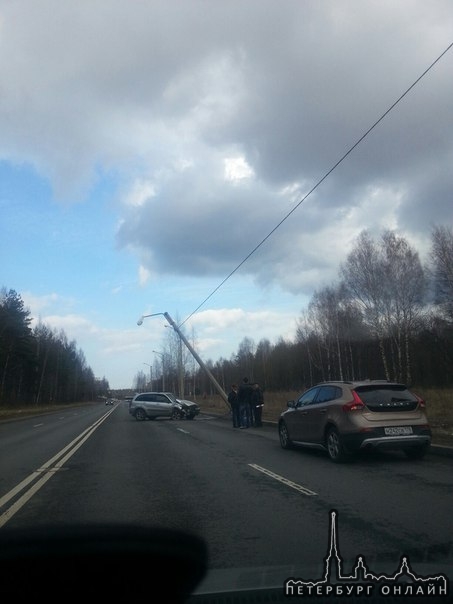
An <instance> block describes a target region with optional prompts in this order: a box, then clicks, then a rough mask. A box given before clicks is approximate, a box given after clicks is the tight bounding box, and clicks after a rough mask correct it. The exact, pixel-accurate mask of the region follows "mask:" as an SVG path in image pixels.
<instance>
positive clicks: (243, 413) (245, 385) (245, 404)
mask: <svg viewBox="0 0 453 604" xmlns="http://www.w3.org/2000/svg"><path fill="white" fill-rule="evenodd" d="M251 396H252V386H251V385H250V384H249V380H248V378H247V377H245V378H244V379H243V380H242V382H241V384H240V386H239V389H238V401H239V414H240V417H241V423H240V426H239V427H240V428H250V426H251V415H250V407H251Z"/></svg>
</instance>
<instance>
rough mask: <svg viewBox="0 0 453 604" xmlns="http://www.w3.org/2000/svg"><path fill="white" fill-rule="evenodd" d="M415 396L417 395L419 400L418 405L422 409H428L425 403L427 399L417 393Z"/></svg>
mask: <svg viewBox="0 0 453 604" xmlns="http://www.w3.org/2000/svg"><path fill="white" fill-rule="evenodd" d="M415 396H416V398H417V400H418V406H419V407H420V409H426V403H425V401H424V400H423V399H422V398H420V397H419V396H418V394H416V395H415Z"/></svg>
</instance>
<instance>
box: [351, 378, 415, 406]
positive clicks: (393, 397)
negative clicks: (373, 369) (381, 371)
mask: <svg viewBox="0 0 453 604" xmlns="http://www.w3.org/2000/svg"><path fill="white" fill-rule="evenodd" d="M355 391H356V392H357V394H358V395H359V396H360V398H361V400H362V401H363V402H364V403H365V405H366V406H367V407H368V409H370V411H376V412H378V411H412V410H413V409H415V408H416V407H417V405H418V399H417V397H416V396H415V395H414V394H412V392H410V391H409V390H408V389H407V388H406V386H404V385H403V384H401V385H398V384H388V385H387V384H379V385H376V384H374V385H371V384H370V385H365V386H357V388H355Z"/></svg>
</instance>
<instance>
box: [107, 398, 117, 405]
mask: <svg viewBox="0 0 453 604" xmlns="http://www.w3.org/2000/svg"><path fill="white" fill-rule="evenodd" d="M114 402H115V401H114V400H113V399H112V398H108V399H107V400H106V401H105V404H106V405H113V403H114Z"/></svg>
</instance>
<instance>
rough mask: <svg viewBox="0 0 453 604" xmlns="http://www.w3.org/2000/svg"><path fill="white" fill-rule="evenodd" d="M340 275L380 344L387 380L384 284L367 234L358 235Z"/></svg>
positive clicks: (376, 252)
mask: <svg viewBox="0 0 453 604" xmlns="http://www.w3.org/2000/svg"><path fill="white" fill-rule="evenodd" d="M340 272H341V275H342V278H343V281H344V284H345V287H346V290H347V291H348V293H349V296H350V297H351V299H352V300H353V301H354V302H355V303H356V304H357V305H358V306H359V308H360V309H361V312H362V316H363V320H364V322H365V324H366V325H367V326H368V327H369V329H370V330H371V333H372V334H373V336H374V337H375V338H376V339H377V341H378V343H379V350H380V354H381V360H382V364H383V367H384V373H385V377H386V378H387V379H390V370H389V363H388V359H387V354H386V350H385V337H386V335H387V324H388V322H387V321H386V319H385V304H384V302H385V299H384V298H383V295H382V294H383V284H384V281H385V277H384V270H383V264H382V256H381V252H380V249H379V247H378V246H377V245H376V243H375V242H374V240H373V239H372V238H371V236H370V234H369V233H368V231H366V230H364V231H362V232H361V233H360V235H359V237H358V239H357V243H356V245H355V247H354V249H353V250H352V252H351V253H350V254H349V255H348V257H347V259H346V262H345V263H344V264H343V265H342V266H341V269H340Z"/></svg>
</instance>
